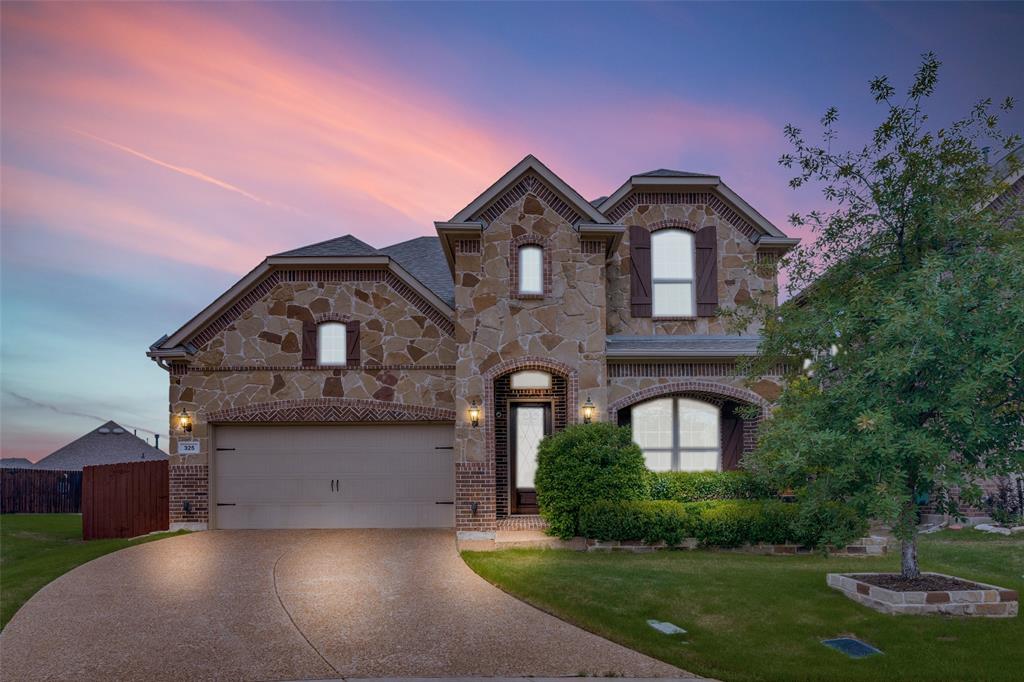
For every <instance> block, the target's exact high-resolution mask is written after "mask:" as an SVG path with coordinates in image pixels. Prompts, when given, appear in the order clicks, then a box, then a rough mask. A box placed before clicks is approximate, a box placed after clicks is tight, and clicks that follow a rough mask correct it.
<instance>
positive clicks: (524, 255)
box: [519, 244, 544, 294]
mask: <svg viewBox="0 0 1024 682" xmlns="http://www.w3.org/2000/svg"><path fill="white" fill-rule="evenodd" d="M519 293H520V294H543V293H544V249H542V248H541V247H539V246H535V245H532V244H528V245H526V246H520V247H519Z"/></svg>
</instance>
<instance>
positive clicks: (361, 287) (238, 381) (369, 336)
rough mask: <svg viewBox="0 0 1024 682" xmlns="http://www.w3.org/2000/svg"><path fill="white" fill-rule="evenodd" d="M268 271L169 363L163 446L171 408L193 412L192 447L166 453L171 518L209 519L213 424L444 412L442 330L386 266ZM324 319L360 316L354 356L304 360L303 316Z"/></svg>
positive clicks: (450, 356) (446, 376) (451, 369)
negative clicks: (345, 361)
mask: <svg viewBox="0 0 1024 682" xmlns="http://www.w3.org/2000/svg"><path fill="white" fill-rule="evenodd" d="M268 279H269V280H270V281H272V282H273V285H272V286H258V287H257V288H256V291H261V292H263V294H262V296H260V297H259V298H256V299H255V300H249V301H248V305H247V306H236V307H235V309H234V310H232V311H231V312H232V315H233V316H234V317H233V318H232V319H231V320H230V321H227V319H226V318H223V317H222V318H220V319H219V320H218V326H220V325H223V326H222V327H221V328H220V329H219V331H217V332H216V333H215V334H213V335H212V338H210V339H209V340H207V341H206V342H205V343H204V344H203V345H202V346H200V347H199V348H198V350H197V352H196V354H195V356H194V358H193V360H192V362H191V363H190V364H180V363H179V364H176V365H173V366H172V368H171V377H170V384H171V385H170V396H169V397H170V412H171V415H172V427H171V434H172V435H171V443H170V451H171V452H172V453H173V452H176V450H177V440H178V437H179V436H180V435H182V434H181V433H180V432H179V431H178V430H177V429H176V428H175V425H174V423H173V415H177V414H178V413H179V412H181V411H182V410H185V411H186V412H188V413H189V414H190V415H192V416H193V430H192V434H190V438H195V439H198V440H199V443H200V453H199V454H198V455H195V456H189V457H188V458H186V459H183V458H179V457H177V456H172V457H171V492H172V494H171V519H172V521H174V522H177V523H190V524H198V523H206V522H207V520H208V503H207V490H208V482H207V465H208V463H209V447H210V425H211V424H212V423H232V422H263V423H267V422H278V423H280V422H286V423H296V422H299V423H344V422H367V421H371V422H403V421H405V422H407V421H443V422H450V421H453V420H454V411H453V409H452V408H453V404H454V403H453V397H452V390H453V384H454V373H455V356H456V352H455V342H454V339H453V338H452V335H451V328H450V326H449V325H448V323H447V321H446V318H444V317H443V316H441V317H440V318H439V316H438V314H437V312H436V311H433V310H426V309H425V308H424V305H425V302H424V300H423V299H422V298H421V297H419V296H418V295H414V294H412V293H410V291H407V290H406V289H408V287H407V286H405V285H404V284H403V285H402V286H396V284H395V282H394V281H393V275H391V274H390V273H388V272H387V271H384V270H367V269H358V270H356V269H344V268H335V269H330V270H309V271H300V270H296V271H289V272H288V273H286V274H285V275H282V276H275V277H270V278H268ZM264 290H265V291H264ZM243 300H247V299H246V298H243ZM325 320H341V321H349V320H354V321H358V322H359V323H360V325H359V326H360V362H359V364H358V365H348V366H345V367H316V366H314V367H303V366H302V325H303V323H304V322H321V321H325ZM206 334H208V332H207V330H202V331H201V332H199V335H200V336H202V335H206ZM182 465H185V466H182ZM200 480H201V484H200ZM185 501H188V502H189V503H190V505H191V507H192V511H191V512H189V513H187V514H186V513H185V512H184V510H183V503H184V502H185Z"/></svg>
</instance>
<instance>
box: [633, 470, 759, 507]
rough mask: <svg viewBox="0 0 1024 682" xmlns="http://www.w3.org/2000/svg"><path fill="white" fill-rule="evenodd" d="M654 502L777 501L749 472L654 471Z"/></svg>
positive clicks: (650, 480)
mask: <svg viewBox="0 0 1024 682" xmlns="http://www.w3.org/2000/svg"><path fill="white" fill-rule="evenodd" d="M648 486H649V489H650V493H649V497H650V499H652V500H673V501H675V502H702V501H704V500H758V499H766V498H769V497H774V495H773V494H772V491H771V490H769V489H768V488H766V487H765V486H763V485H760V484H758V483H757V481H755V480H754V477H753V476H751V475H750V474H749V473H747V472H746V471H657V472H655V471H652V472H650V473H649V478H648Z"/></svg>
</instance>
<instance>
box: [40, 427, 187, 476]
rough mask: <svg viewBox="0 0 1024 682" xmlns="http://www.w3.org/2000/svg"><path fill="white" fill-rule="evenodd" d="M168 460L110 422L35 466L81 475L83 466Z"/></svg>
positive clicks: (159, 451)
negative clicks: (76, 472)
mask: <svg viewBox="0 0 1024 682" xmlns="http://www.w3.org/2000/svg"><path fill="white" fill-rule="evenodd" d="M159 459H167V454H166V453H165V452H164V451H162V450H158V449H157V448H155V447H153V446H152V445H150V444H149V443H147V442H146V441H144V440H142V439H141V438H139V437H138V436H136V435H134V434H132V433H130V432H129V431H127V430H126V429H125V428H124V427H123V426H121V425H120V424H118V423H117V422H113V421H109V422H107V423H106V424H103V425H102V426H100V427H97V428H95V429H93V430H92V431H90V432H89V433H87V434H85V435H84V436H82V437H81V438H79V439H78V440H75V441H72V442H70V443H68V444H67V445H65V446H64V447H62V448H60V449H59V450H56V451H55V452H53V453H52V454H50V455H47V456H46V457H44V458H43V459H41V460H39V461H38V462H36V464H35V467H34V468H36V469H57V470H61V471H79V470H81V468H82V467H84V466H92V465H97V464H120V463H122V462H141V461H147V462H148V461H152V460H159Z"/></svg>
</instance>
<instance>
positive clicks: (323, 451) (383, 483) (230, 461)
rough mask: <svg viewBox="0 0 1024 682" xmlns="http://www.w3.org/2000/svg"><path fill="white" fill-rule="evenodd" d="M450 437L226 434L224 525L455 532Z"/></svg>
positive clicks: (439, 428) (338, 429) (439, 430)
mask: <svg viewBox="0 0 1024 682" xmlns="http://www.w3.org/2000/svg"><path fill="white" fill-rule="evenodd" d="M452 432H453V430H452V428H451V426H445V425H387V426H384V425H379V426H369V425H366V426H364V425H359V426H269V427H259V426H223V427H218V428H217V430H216V434H215V438H216V444H217V454H216V461H215V479H216V480H215V498H216V501H217V502H218V506H217V521H216V524H217V526H218V527H220V528H406V527H451V526H453V525H454V508H453V506H452V505H451V504H443V503H444V502H450V501H451V500H453V499H454V498H453V496H454V482H453V477H454V464H453V459H452V450H451V443H452V437H453V433H452ZM332 481H337V484H336V485H335V484H332ZM439 502H440V503H442V504H438V503H439Z"/></svg>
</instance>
